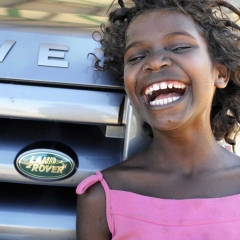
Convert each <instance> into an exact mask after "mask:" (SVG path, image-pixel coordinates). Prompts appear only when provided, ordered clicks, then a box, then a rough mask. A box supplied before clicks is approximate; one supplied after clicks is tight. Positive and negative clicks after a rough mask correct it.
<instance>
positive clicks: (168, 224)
mask: <svg viewBox="0 0 240 240" xmlns="http://www.w3.org/2000/svg"><path fill="white" fill-rule="evenodd" d="M119 3H120V6H121V8H119V9H117V10H115V11H113V12H111V13H110V15H109V24H108V26H107V27H106V28H105V29H104V30H103V39H102V41H101V43H102V49H103V51H104V52H105V55H106V57H107V60H106V61H105V66H104V68H105V67H106V66H107V67H110V68H112V69H114V70H115V71H116V73H117V75H119V76H121V77H123V80H124V86H125V90H126V93H127V95H128V97H129V99H130V101H131V104H132V106H133V108H135V109H136V110H137V112H138V113H139V115H140V116H141V117H142V119H143V120H144V121H145V122H146V123H147V124H148V126H150V128H151V133H152V135H153V142H152V144H151V145H150V146H149V147H148V148H146V149H145V150H144V151H142V152H140V153H139V154H137V155H136V156H134V157H132V158H130V159H128V160H127V161H124V162H122V163H120V164H118V165H116V166H113V167H111V168H109V169H106V170H104V171H102V172H99V171H98V172H97V173H96V175H93V176H91V177H89V178H87V179H85V180H84V181H83V182H82V183H80V184H79V186H78V188H77V193H78V194H80V195H79V198H78V209H77V237H78V239H80V240H95V239H96V240H106V239H114V240H120V239H121V240H125V239H131V240H132V239H136V240H146V239H150V240H157V239H163V240H168V239H169V240H190V239H191V240H200V239H201V240H207V239H210V240H223V239H224V240H225V239H228V240H239V238H240V158H239V157H238V156H236V155H234V154H232V153H230V152H229V151H227V150H226V149H224V148H222V147H221V146H220V145H219V144H218V143H217V140H221V139H223V138H224V139H225V140H226V141H227V142H228V143H230V144H234V141H233V140H232V139H231V138H230V136H231V135H232V133H233V132H234V131H235V130H236V128H237V123H238V122H240V110H239V108H240V87H239V86H240V36H239V34H240V27H239V26H238V25H237V24H236V23H235V22H234V21H231V19H230V15H231V14H233V13H235V14H237V15H238V16H239V17H240V11H239V10H238V9H237V8H236V7H234V6H232V5H230V4H229V3H227V2H226V1H220V0H214V1H212V0H195V1H192V0H139V1H137V0H135V1H134V4H133V6H130V7H125V6H124V4H123V2H122V1H119ZM99 68H100V66H99Z"/></svg>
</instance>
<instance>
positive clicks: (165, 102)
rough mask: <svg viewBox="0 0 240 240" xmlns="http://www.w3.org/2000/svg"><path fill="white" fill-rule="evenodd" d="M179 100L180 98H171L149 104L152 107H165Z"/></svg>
mask: <svg viewBox="0 0 240 240" xmlns="http://www.w3.org/2000/svg"><path fill="white" fill-rule="evenodd" d="M179 98H180V96H178V97H172V98H164V99H159V100H155V101H152V102H150V105H152V106H154V105H166V104H168V103H171V102H175V101H177V100H178V99H179Z"/></svg>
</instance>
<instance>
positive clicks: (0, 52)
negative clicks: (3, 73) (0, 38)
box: [0, 40, 16, 62]
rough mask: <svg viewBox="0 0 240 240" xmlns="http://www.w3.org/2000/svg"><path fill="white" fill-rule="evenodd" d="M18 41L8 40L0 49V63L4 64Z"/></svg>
mask: <svg viewBox="0 0 240 240" xmlns="http://www.w3.org/2000/svg"><path fill="white" fill-rule="evenodd" d="M15 42H16V41H14V40H6V41H5V42H4V43H3V45H2V46H1V47H0V62H3V60H4V58H5V57H6V56H7V54H8V52H9V51H10V49H11V48H12V47H13V45H14V44H15Z"/></svg>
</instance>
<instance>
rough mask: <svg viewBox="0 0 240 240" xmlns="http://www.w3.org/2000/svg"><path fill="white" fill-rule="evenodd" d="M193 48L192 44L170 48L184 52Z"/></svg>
mask: <svg viewBox="0 0 240 240" xmlns="http://www.w3.org/2000/svg"><path fill="white" fill-rule="evenodd" d="M191 49H193V47H192V46H179V47H173V48H171V49H170V50H171V51H172V52H174V53H184V52H187V51H188V50H191Z"/></svg>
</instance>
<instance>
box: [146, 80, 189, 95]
mask: <svg viewBox="0 0 240 240" xmlns="http://www.w3.org/2000/svg"><path fill="white" fill-rule="evenodd" d="M186 87H187V86H186V85H185V84H184V83H176V84H172V83H169V84H168V83H167V82H161V83H159V84H156V83H155V84H153V85H151V86H150V87H148V88H146V89H145V95H152V92H153V91H158V90H159V89H167V88H169V89H171V88H178V89H184V88H186Z"/></svg>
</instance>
